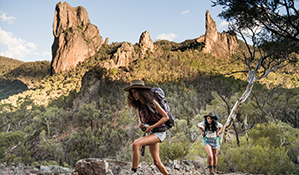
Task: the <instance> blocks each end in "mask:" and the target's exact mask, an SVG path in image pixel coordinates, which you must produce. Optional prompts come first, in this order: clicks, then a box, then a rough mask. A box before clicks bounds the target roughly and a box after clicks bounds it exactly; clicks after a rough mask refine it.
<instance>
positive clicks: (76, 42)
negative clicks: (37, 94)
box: [50, 2, 103, 74]
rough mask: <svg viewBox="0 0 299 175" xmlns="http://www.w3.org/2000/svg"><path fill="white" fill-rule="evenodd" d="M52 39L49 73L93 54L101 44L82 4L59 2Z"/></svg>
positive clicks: (95, 28) (65, 67)
mask: <svg viewBox="0 0 299 175" xmlns="http://www.w3.org/2000/svg"><path fill="white" fill-rule="evenodd" d="M53 35H54V42H53V45H52V62H51V69H50V74H56V73H59V72H62V71H67V70H69V69H72V68H74V67H75V66H76V65H77V64H78V63H79V62H82V61H84V59H85V58H88V57H90V56H92V55H94V54H95V53H96V52H97V51H98V50H99V49H100V47H101V45H102V44H103V39H102V37H101V36H100V33H99V30H98V28H97V27H96V26H95V25H93V24H91V23H90V20H89V18H88V14H87V11H86V9H85V8H83V7H81V6H79V7H75V8H73V7H71V6H70V5H69V4H68V3H66V2H64V3H63V2H59V3H57V5H56V8H55V17H54V22H53Z"/></svg>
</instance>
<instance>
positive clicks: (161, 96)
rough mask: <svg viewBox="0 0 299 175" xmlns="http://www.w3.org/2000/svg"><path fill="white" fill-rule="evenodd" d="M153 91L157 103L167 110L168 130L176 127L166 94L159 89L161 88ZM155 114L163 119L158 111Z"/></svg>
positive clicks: (155, 88) (166, 124) (166, 123)
mask: <svg viewBox="0 0 299 175" xmlns="http://www.w3.org/2000/svg"><path fill="white" fill-rule="evenodd" d="M151 91H152V92H153V93H154V96H155V99H156V100H157V102H158V103H159V104H160V106H161V107H162V108H163V109H164V110H165V112H166V113H167V115H168V118H169V119H168V120H167V121H166V122H165V126H166V127H167V129H170V128H172V127H173V126H174V120H175V117H174V116H173V115H171V113H170V107H169V105H168V103H167V101H166V100H165V93H164V91H163V90H162V89H161V88H159V87H154V88H152V89H151ZM155 112H156V113H157V114H158V115H159V116H160V117H162V116H161V115H160V114H159V113H158V112H157V111H156V110H155Z"/></svg>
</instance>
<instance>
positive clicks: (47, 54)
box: [42, 51, 51, 56]
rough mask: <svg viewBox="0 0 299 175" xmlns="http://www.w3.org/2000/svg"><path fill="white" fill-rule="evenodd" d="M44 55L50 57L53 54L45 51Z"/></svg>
mask: <svg viewBox="0 0 299 175" xmlns="http://www.w3.org/2000/svg"><path fill="white" fill-rule="evenodd" d="M42 55H43V56H49V55H51V53H50V52H49V51H44V52H43V53H42Z"/></svg>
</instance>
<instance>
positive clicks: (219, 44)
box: [197, 10, 239, 58]
mask: <svg viewBox="0 0 299 175" xmlns="http://www.w3.org/2000/svg"><path fill="white" fill-rule="evenodd" d="M197 41H198V42H204V43H205V46H204V48H203V49H202V51H203V52H205V53H211V54H212V55H213V56H217V57H221V58H230V57H231V55H232V54H233V53H235V51H236V50H237V48H238V46H239V45H238V42H237V41H238V40H237V36H236V34H229V35H228V34H226V33H225V32H222V33H218V32H217V27H216V22H215V21H214V20H213V19H212V17H211V15H210V12H209V11H208V10H207V12H206V33H205V35H203V36H201V37H199V38H198V40H197Z"/></svg>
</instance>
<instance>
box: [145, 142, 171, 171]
mask: <svg viewBox="0 0 299 175" xmlns="http://www.w3.org/2000/svg"><path fill="white" fill-rule="evenodd" d="M158 140H159V139H158ZM159 142H160V140H159ZM149 151H150V153H151V155H152V158H153V161H154V164H155V165H156V166H157V168H158V169H159V170H160V171H161V173H163V174H164V175H167V174H168V172H167V170H166V168H165V167H164V165H163V164H162V162H161V160H160V156H159V143H156V144H153V145H149Z"/></svg>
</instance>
